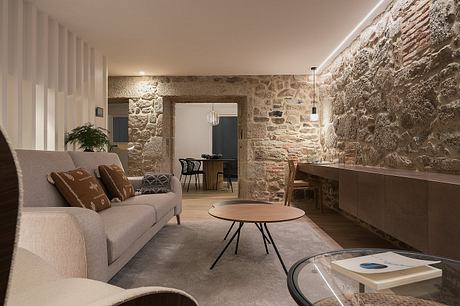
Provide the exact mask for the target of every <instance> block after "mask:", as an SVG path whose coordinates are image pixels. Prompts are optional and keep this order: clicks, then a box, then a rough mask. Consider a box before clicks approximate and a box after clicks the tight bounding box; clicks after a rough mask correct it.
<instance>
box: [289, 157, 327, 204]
mask: <svg viewBox="0 0 460 306" xmlns="http://www.w3.org/2000/svg"><path fill="white" fill-rule="evenodd" d="M288 165H289V173H288V176H287V180H286V193H285V196H284V205H286V206H291V202H292V196H293V194H294V191H295V190H312V191H313V196H314V200H315V206H316V208H318V206H319V208H320V209H321V212H323V201H322V192H321V182H320V181H316V180H296V178H295V176H296V172H297V165H296V162H295V161H294V160H292V159H290V160H288Z"/></svg>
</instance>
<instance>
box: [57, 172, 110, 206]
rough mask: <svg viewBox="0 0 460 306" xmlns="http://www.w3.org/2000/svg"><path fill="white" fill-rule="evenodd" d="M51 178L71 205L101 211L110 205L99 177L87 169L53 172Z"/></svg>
mask: <svg viewBox="0 0 460 306" xmlns="http://www.w3.org/2000/svg"><path fill="white" fill-rule="evenodd" d="M51 178H52V179H53V181H54V185H55V186H56V188H57V189H58V190H59V192H60V193H61V195H62V196H63V197H64V199H66V201H67V202H68V203H69V204H70V206H74V207H83V208H88V209H92V210H94V211H101V210H104V209H106V208H109V207H110V200H109V199H108V198H107V196H106V195H105V193H104V190H103V189H102V187H101V185H99V183H98V181H97V179H96V178H95V177H94V176H92V175H91V174H89V173H88V172H87V171H86V170H85V169H83V168H78V169H75V170H70V171H65V172H52V173H51Z"/></svg>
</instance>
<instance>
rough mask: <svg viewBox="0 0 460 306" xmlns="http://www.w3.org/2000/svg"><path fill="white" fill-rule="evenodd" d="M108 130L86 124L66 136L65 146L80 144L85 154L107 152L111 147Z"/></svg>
mask: <svg viewBox="0 0 460 306" xmlns="http://www.w3.org/2000/svg"><path fill="white" fill-rule="evenodd" d="M108 133H109V131H108V130H106V129H104V128H101V127H96V126H94V124H92V123H85V124H84V125H82V126H79V127H76V128H74V129H73V130H72V131H70V132H68V133H66V134H65V144H69V143H70V144H78V145H79V146H80V147H79V148H80V149H83V150H84V151H85V152H94V151H95V150H97V151H105V150H106V147H107V146H109V145H110V141H109V137H108V136H107V134H108Z"/></svg>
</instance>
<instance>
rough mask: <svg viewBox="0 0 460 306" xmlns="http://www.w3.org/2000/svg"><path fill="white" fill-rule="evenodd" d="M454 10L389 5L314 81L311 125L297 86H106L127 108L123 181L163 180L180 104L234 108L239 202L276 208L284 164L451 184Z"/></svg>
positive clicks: (255, 81)
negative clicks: (409, 175) (414, 174)
mask: <svg viewBox="0 0 460 306" xmlns="http://www.w3.org/2000/svg"><path fill="white" fill-rule="evenodd" d="M458 2H459V1H458V0H394V1H392V2H391V4H390V5H389V6H388V7H387V8H386V10H385V11H384V12H383V13H382V14H381V15H379V16H377V17H376V18H375V19H374V21H373V23H372V24H371V25H370V26H368V27H367V28H366V29H364V30H363V31H362V32H361V33H360V34H359V35H358V37H357V38H356V39H355V40H354V41H353V42H352V43H351V44H350V45H349V46H348V47H347V48H346V49H344V50H343V51H342V52H341V54H339V55H338V56H337V57H336V58H335V59H334V60H333V61H332V62H331V63H330V64H329V65H328V66H327V67H326V68H325V69H323V70H322V71H321V76H320V78H319V84H318V85H319V88H320V93H319V95H320V103H319V109H320V117H321V121H320V122H321V123H320V124H317V123H312V122H310V121H309V119H308V116H309V113H310V109H311V96H312V84H311V83H310V82H309V81H307V77H306V76H226V77H220V76H216V77H212V76H209V77H193V76H191V77H110V78H109V98H130V99H131V100H130V108H129V130H130V131H129V135H130V142H131V145H134V150H132V151H130V154H129V174H130V175H141V174H142V173H144V172H145V171H171V169H172V163H173V162H177V161H174V160H173V156H174V132H173V129H174V127H173V120H174V103H176V102H187V98H190V101H192V102H197V101H200V99H201V101H203V102H222V101H227V102H237V103H238V104H239V109H238V110H239V115H238V116H239V123H238V125H239V127H238V128H239V133H238V134H239V136H240V139H239V164H240V169H239V181H240V196H241V197H248V198H260V199H269V200H281V199H282V197H283V196H284V187H285V177H286V172H287V163H286V161H287V159H288V158H295V159H297V160H300V161H314V160H318V159H320V158H321V159H324V160H339V161H340V162H345V163H350V164H363V165H375V166H384V167H393V168H403V169H417V170H421V171H434V172H443V173H455V174H460V39H459V38H460V36H459V32H460V12H459V10H458V6H459V3H458ZM178 98H180V99H178ZM191 128H193V127H191ZM328 186H329V185H328ZM326 189H327V190H326V194H327V195H328V196H326V198H330V199H329V200H327V202H330V203H332V205H333V203H334V201H335V200H336V196H337V192H336V191H337V190H336V186H335V185H333V184H332V185H330V186H329V187H327V188H326Z"/></svg>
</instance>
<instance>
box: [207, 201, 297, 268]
mask: <svg viewBox="0 0 460 306" xmlns="http://www.w3.org/2000/svg"><path fill="white" fill-rule="evenodd" d="M209 214H210V215H211V216H213V217H215V218H218V219H222V220H227V221H233V222H238V223H239V226H238V229H237V231H236V232H235V233H234V234H233V235H232V237H231V238H230V240H229V241H228V243H227V244H226V245H225V247H224V249H223V250H222V251H221V252H220V254H219V256H218V257H217V258H216V260H215V261H214V263H213V264H212V266H211V268H210V269H213V268H214V266H215V265H216V264H217V262H218V261H219V259H220V258H221V257H222V255H224V253H225V251H226V250H227V248H228V247H229V246H230V244H231V243H232V241H233V240H234V239H235V237H238V238H237V241H236V249H235V253H236V250H238V243H239V239H240V232H241V228H242V227H243V225H244V224H245V223H254V224H255V225H256V226H257V228H258V229H259V230H260V231H261V233H262V238H263V240H264V245H265V250H266V251H267V254H268V249H267V242H268V243H269V244H271V245H272V246H273V248H274V249H275V252H276V255H277V256H278V259H279V260H280V263H281V265H282V266H283V269H284V272H286V274H287V269H286V266H285V264H284V262H283V259H282V258H281V255H280V253H279V251H278V248H277V247H276V244H275V241H274V240H273V237H272V235H271V233H270V231H269V230H268V226H267V223H275V222H285V221H292V220H295V219H299V218H301V217H303V216H304V215H305V212H304V211H303V210H301V209H298V208H295V207H289V206H282V205H266V204H251V203H248V204H238V205H226V206H218V207H213V208H211V209H209ZM265 233H267V235H265ZM267 236H268V237H267Z"/></svg>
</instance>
